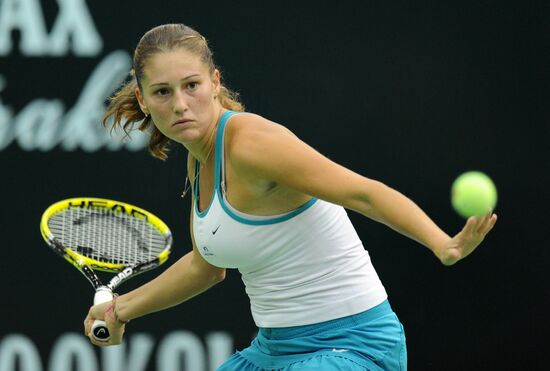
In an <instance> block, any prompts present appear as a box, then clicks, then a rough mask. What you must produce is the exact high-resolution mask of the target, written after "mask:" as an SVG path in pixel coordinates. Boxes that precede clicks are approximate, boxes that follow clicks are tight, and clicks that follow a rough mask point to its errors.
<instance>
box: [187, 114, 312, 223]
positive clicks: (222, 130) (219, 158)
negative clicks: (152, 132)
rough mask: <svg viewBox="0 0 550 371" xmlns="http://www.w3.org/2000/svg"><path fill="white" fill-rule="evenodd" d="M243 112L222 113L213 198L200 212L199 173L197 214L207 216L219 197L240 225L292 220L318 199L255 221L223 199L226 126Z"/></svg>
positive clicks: (197, 179)
mask: <svg viewBox="0 0 550 371" xmlns="http://www.w3.org/2000/svg"><path fill="white" fill-rule="evenodd" d="M239 113H241V112H234V111H225V112H223V113H222V116H221V118H220V123H219V124H218V128H217V130H216V144H215V147H214V152H215V154H214V192H213V194H212V198H211V199H210V202H209V203H208V207H207V208H206V209H205V210H204V211H202V212H201V211H199V206H198V204H199V203H198V199H199V198H198V189H199V187H198V185H199V176H200V174H198V173H197V176H195V185H194V191H193V195H194V196H195V212H196V214H197V216H198V217H200V218H204V217H205V216H206V214H208V211H209V210H210V207H211V206H212V202H213V201H214V197H216V194H217V197H218V201H219V202H220V205H221V206H222V208H223V210H224V211H225V212H226V213H227V215H229V216H230V217H231V218H233V219H234V220H236V221H237V222H239V223H243V224H249V225H269V224H276V223H281V222H284V221H286V220H289V219H292V218H293V217H295V216H297V215H299V214H301V213H303V212H304V211H306V210H307V209H309V208H310V207H311V206H313V204H315V202H317V198H312V199H311V200H309V201H308V202H306V203H305V204H304V205H302V206H300V207H299V208H297V209H294V210H292V211H290V212H288V213H285V214H283V215H278V216H274V217H273V218H269V217H267V218H265V219H263V218H262V219H253V218H252V217H253V215H251V218H246V217H243V216H241V215H238V214H235V213H234V212H233V210H231V209H230V208H229V207H228V206H227V204H226V202H225V200H224V199H223V195H222V190H221V180H220V177H221V164H222V155H223V152H224V151H223V140H224V137H225V126H226V125H227V122H228V121H229V119H230V118H231V117H232V116H234V115H237V114H239ZM198 165H199V162H198V161H196V162H195V171H197V170H196V169H197V168H198Z"/></svg>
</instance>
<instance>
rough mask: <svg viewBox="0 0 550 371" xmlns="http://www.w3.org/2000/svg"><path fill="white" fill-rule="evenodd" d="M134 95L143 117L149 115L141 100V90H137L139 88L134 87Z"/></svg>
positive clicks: (143, 101)
mask: <svg viewBox="0 0 550 371" xmlns="http://www.w3.org/2000/svg"><path fill="white" fill-rule="evenodd" d="M134 94H135V95H136V99H137V101H138V104H139V108H141V111H142V112H143V114H144V115H145V116H147V115H149V110H148V109H147V106H146V105H145V100H144V99H143V94H141V90H140V89H139V86H136V88H135V89H134Z"/></svg>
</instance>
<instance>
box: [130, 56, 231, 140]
mask: <svg viewBox="0 0 550 371" xmlns="http://www.w3.org/2000/svg"><path fill="white" fill-rule="evenodd" d="M141 85H142V86H141V87H142V90H141V91H140V90H137V91H136V95H137V96H138V101H139V102H140V105H141V107H142V109H145V110H146V111H147V112H149V113H150V114H151V118H152V119H153V122H154V123H155V126H156V127H157V128H158V129H159V130H160V131H161V132H162V133H163V134H164V135H166V136H167V137H168V138H170V139H172V140H174V141H176V142H179V143H182V144H188V143H193V142H197V141H200V140H201V139H203V138H204V137H205V135H206V134H207V133H208V131H209V129H211V128H212V127H213V126H212V124H214V123H215V120H217V118H218V114H219V112H220V109H221V106H220V104H219V100H218V99H214V97H215V96H217V95H218V94H219V90H220V79H219V71H218V70H216V71H215V72H214V73H213V74H211V73H210V71H209V68H208V66H207V65H205V64H204V63H203V62H202V61H201V60H200V57H199V56H197V55H194V54H192V53H190V52H188V51H187V50H185V49H182V48H179V49H175V50H172V51H168V52H161V53H157V54H155V55H154V56H152V57H151V58H150V59H149V60H148V61H147V64H146V66H145V68H144V77H143V78H142V81H141Z"/></svg>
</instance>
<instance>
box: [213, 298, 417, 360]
mask: <svg viewBox="0 0 550 371" xmlns="http://www.w3.org/2000/svg"><path fill="white" fill-rule="evenodd" d="M406 369H407V348H406V344H405V333H404V331H403V325H402V324H401V323H400V322H399V319H398V318H397V315H396V314H395V313H394V312H393V310H392V309H391V306H390V304H389V302H388V301H387V300H385V301H384V302H382V303H381V304H379V305H377V306H375V307H374V308H371V309H369V310H367V311H365V312H362V313H358V314H354V315H352V316H348V317H343V318H338V319H334V320H330V321H326V322H321V323H316V324H313V325H305V326H295V327H283V328H260V329H259V331H258V335H257V336H256V338H255V339H254V340H253V341H252V344H250V346H249V347H248V348H246V349H244V350H243V351H240V352H237V353H235V354H234V355H233V356H231V357H230V358H229V359H228V360H227V361H226V362H224V363H223V364H222V365H221V366H220V367H219V368H218V371H260V370H262V371H265V370H285V371H286V370H322V371H330V370H354V371H355V370H406Z"/></svg>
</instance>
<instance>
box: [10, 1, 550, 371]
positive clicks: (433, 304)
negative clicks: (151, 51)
mask: <svg viewBox="0 0 550 371" xmlns="http://www.w3.org/2000/svg"><path fill="white" fill-rule="evenodd" d="M548 10H549V9H548V5H547V4H546V2H543V1H531V2H525V3H515V2H508V1H499V2H497V1H488V2H487V1H486V2H474V3H473V4H469V5H468V4H465V2H441V1H423V2H412V3H411V2H376V1H370V0H369V1H361V2H355V1H347V0H345V1H339V2H317V1H302V2H299V1H295V2H278V1H277V2H275V1H273V2H269V1H268V2H262V1H255V2H252V1H225V2H200V1H164V2H146V1H141V0H134V1H129V0H124V1H106V0H96V1H85V0H57V1H56V2H54V1H40V0H1V1H0V169H1V170H2V171H1V175H0V176H1V182H0V189H1V190H2V193H1V194H2V196H3V202H2V206H3V210H2V212H1V213H0V228H1V232H2V236H4V238H3V241H2V255H1V258H0V273H1V281H0V285H1V286H0V288H1V293H2V301H1V305H0V314H1V315H0V371H15V370H18V371H68V370H77V371H98V370H103V371H125V370H127V371H140V370H162V371H173V370H192V371H202V370H214V369H215V368H216V366H217V365H219V364H220V363H221V362H222V361H223V360H224V359H225V358H226V357H228V356H229V355H230V354H231V353H232V352H234V351H235V349H242V348H243V347H245V346H247V344H248V343H249V342H250V340H251V338H252V337H253V336H254V334H255V331H256V328H255V327H254V323H253V321H252V318H251V315H250V312H249V303H248V298H247V297H246V295H245V293H244V288H243V285H242V282H241V280H240V277H239V274H238V272H235V271H230V272H229V273H228V277H227V279H226V280H225V281H224V282H223V283H221V284H220V285H218V286H216V287H214V288H212V289H211V290H209V291H208V292H206V293H204V294H203V295H201V296H199V297H197V298H194V299H192V300H190V301H189V302H187V303H185V304H183V305H180V306H178V307H176V308H172V309H169V310H166V311H164V312H161V313H156V314H152V315H150V316H147V317H144V318H141V319H138V320H135V321H133V322H132V323H131V324H130V325H129V326H128V329H127V335H126V340H125V342H124V343H123V344H122V345H120V346H117V347H111V348H104V349H103V348H102V349H100V348H96V347H94V346H92V345H91V344H90V343H89V342H88V340H87V338H85V337H84V336H83V334H82V332H83V329H82V321H83V319H84V317H85V314H86V313H87V310H88V308H89V306H90V304H91V298H92V295H93V293H92V290H90V286H89V284H88V283H87V282H85V280H84V279H83V278H82V277H80V274H79V273H78V272H77V271H76V270H75V269H74V268H72V267H70V266H69V265H68V264H66V263H64V262H62V261H61V260H59V258H58V257H57V256H55V254H52V252H51V251H50V250H49V249H48V248H47V247H46V245H45V243H44V242H43V241H42V240H41V236H40V233H39V228H38V223H39V220H40V216H41V213H42V211H43V210H44V209H45V208H46V207H47V206H48V205H49V204H51V203H53V202H55V201H57V200H59V199H63V198H68V197H73V196H97V197H105V198H112V199H120V200H122V201H125V202H129V203H133V204H136V205H140V206H141V207H143V208H145V209H147V210H151V211H152V212H153V213H155V214H157V215H159V216H160V217H161V218H162V219H164V220H166V222H167V224H168V225H170V226H171V229H172V230H173V232H174V238H175V248H174V250H175V252H174V254H173V256H172V257H171V259H170V260H171V262H174V261H175V260H176V259H178V258H179V257H181V256H182V255H184V254H185V253H186V252H188V251H189V250H190V249H191V242H190V237H189V227H188V223H189V219H188V215H189V198H187V199H181V198H180V197H179V195H180V193H181V191H182V190H183V186H184V180H185V175H186V173H185V151H184V149H183V148H181V147H178V146H176V145H173V146H172V150H171V152H170V158H169V159H168V160H167V161H166V162H161V161H158V160H155V159H153V158H152V157H150V156H149V155H148V154H147V151H146V150H145V149H144V147H145V143H146V140H147V138H146V137H145V136H144V135H139V134H136V135H134V136H133V140H132V141H127V142H121V141H120V137H119V136H116V135H115V136H113V137H111V136H109V134H108V132H106V131H105V130H104V129H103V128H102V127H101V125H100V119H101V116H102V114H103V112H104V109H105V100H106V98H107V97H108V96H109V95H110V94H112V92H113V91H114V90H115V89H116V88H117V86H118V85H119V84H120V83H121V82H122V81H124V79H126V78H127V74H128V71H129V69H130V66H131V53H132V50H133V48H134V47H135V45H136V44H137V41H138V40H139V38H140V37H141V35H142V34H143V33H144V32H145V31H147V30H148V29H150V28H151V27H153V26H156V25H158V24H161V23H172V22H182V23H186V24H188V25H190V26H192V27H194V28H196V29H197V30H198V31H200V32H201V33H202V34H204V35H205V36H206V37H207V39H208V40H209V42H210V44H211V46H212V48H213V50H214V53H215V59H216V63H217V64H218V65H219V66H220V68H221V71H222V75H223V78H224V79H225V82H226V84H227V85H228V86H229V87H231V88H232V89H234V90H236V91H238V92H240V94H241V95H242V98H243V101H244V103H245V105H246V107H247V110H249V111H251V112H255V113H258V114H260V115H263V116H266V117H268V118H270V119H272V120H274V121H276V122H279V123H281V124H283V125H285V126H287V127H288V128H290V129H291V130H292V131H294V132H295V133H296V134H297V135H298V136H299V137H301V138H302V139H303V140H305V141H306V142H308V143H309V144H311V145H312V146H314V147H315V148H317V149H318V150H319V151H321V152H322V153H324V154H325V155H327V156H329V157H330V158H332V159H334V160H335V161H337V162H339V163H341V164H343V165H345V166H347V167H349V168H351V169H353V170H354V171H357V172H359V173H361V174H363V175H365V176H368V177H370V178H374V179H377V180H380V181H382V182H384V183H386V184H388V185H390V186H391V187H394V188H396V189H398V190H400V191H401V192H403V193H404V194H406V195H408V196H409V197H411V198H412V199H413V200H415V201H416V202H417V203H418V204H419V205H420V206H421V207H422V208H423V209H424V210H425V211H426V212H427V213H428V214H429V215H430V216H431V217H432V218H433V219H434V220H435V221H436V222H437V223H438V224H439V225H440V226H441V227H442V228H443V229H444V230H446V231H447V232H448V233H449V234H454V233H456V232H458V231H459V230H460V228H461V227H462V223H463V220H462V219H461V218H460V217H458V216H457V215H456V214H455V213H454V211H453V210H452V209H451V206H450V200H449V190H450V185H451V183H452V181H453V180H454V178H455V177H456V176H458V175H459V174H460V173H462V172H464V171H467V170H481V171H484V172H486V173H487V174H488V175H490V176H491V177H492V178H493V179H494V181H495V182H496V184H497V187H498V190H499V204H498V206H497V209H496V212H497V214H499V218H500V220H499V222H498V223H497V226H496V227H495V229H494V230H493V231H492V232H491V234H490V235H489V236H488V238H487V239H486V241H485V242H484V243H483V245H482V246H481V247H480V248H479V249H478V250H477V251H476V252H475V253H474V254H472V256H470V257H469V258H468V259H466V260H464V261H462V262H459V263H458V264H457V265H456V266H452V267H444V266H442V265H441V264H439V263H438V261H437V260H436V259H435V258H434V257H433V256H432V255H431V254H430V253H429V251H428V250H427V249H425V248H423V247H422V246H420V245H418V244H417V243H415V242H413V241H411V240H409V239H407V238H405V237H403V236H400V235H398V234H396V233H395V232H393V231H391V230H390V229H388V228H387V227H385V226H382V225H380V224H377V223H375V222H373V221H370V220H368V219H366V218H364V217H362V216H360V215H357V214H353V213H350V216H351V218H352V221H353V222H354V224H355V226H356V228H357V230H358V232H359V235H360V236H361V239H362V240H363V242H364V244H365V246H366V248H367V249H368V250H369V253H370V255H371V257H372V259H373V263H374V265H375V267H376V269H377V271H378V273H379V275H380V276H381V279H382V281H383V283H384V285H385V287H386V289H387V291H388V293H389V297H390V301H391V303H392V306H393V308H394V310H395V311H396V312H397V314H398V315H399V317H400V319H401V321H402V322H403V324H404V326H405V328H406V333H407V343H408V350H409V366H410V369H411V370H465V369H466V370H492V369H495V370H497V369H498V370H504V369H506V370H511V369H517V370H520V369H521V370H526V369H530V370H534V369H544V366H545V363H546V357H545V351H546V349H545V348H546V347H545V344H546V343H547V335H548V334H549V333H550V331H549V330H550V324H549V323H550V321H549V320H548V315H547V310H546V304H547V302H548V297H549V294H550V292H549V289H548V287H549V285H548V282H547V279H546V274H545V273H544V271H545V270H544V268H545V263H546V262H547V261H548V259H549V258H550V254H549V252H548V242H547V238H546V233H547V231H548V222H547V217H546V214H547V213H546V210H545V206H546V205H547V204H548V201H549V200H548V198H549V197H548V186H549V185H550V182H549V177H548V173H549V170H550V169H549V159H550V156H549V148H550V146H549V140H550V127H549V123H548V119H549V116H548V109H547V107H548V104H547V102H548V96H544V93H547V91H548V89H547V85H548V84H547V82H548V80H547V78H548V60H545V61H544V60H543V57H544V56H548V53H547V51H548V49H547V47H548V43H547V37H546V43H545V42H544V41H545V35H543V33H542V31H543V30H542V28H543V25H544V24H547V23H548V17H549V15H550V12H549V11H548ZM545 48H546V49H545ZM545 51H546V52H545ZM544 82H546V83H544ZM543 102H544V103H543ZM188 197H189V196H188ZM169 264H170V263H169ZM169 264H167V265H169ZM163 269H165V267H161V268H159V270H156V271H152V272H148V273H146V274H144V275H142V276H140V277H138V278H136V279H135V280H134V281H129V282H128V283H126V284H125V285H124V286H122V287H121V289H120V291H121V292H125V291H128V290H131V289H132V288H134V287H137V286H138V285H140V284H143V283H144V282H146V281H148V280H150V279H152V278H153V277H155V276H156V275H157V274H159V272H160V271H162V270H163Z"/></svg>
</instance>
